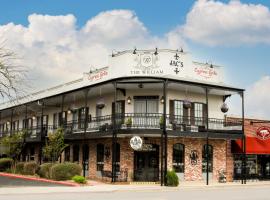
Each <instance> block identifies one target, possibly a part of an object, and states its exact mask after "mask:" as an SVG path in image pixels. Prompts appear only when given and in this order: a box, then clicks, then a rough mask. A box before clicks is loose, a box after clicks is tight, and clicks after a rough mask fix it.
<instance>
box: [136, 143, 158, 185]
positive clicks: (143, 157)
mask: <svg viewBox="0 0 270 200" xmlns="http://www.w3.org/2000/svg"><path fill="white" fill-rule="evenodd" d="M153 146H154V149H155V151H135V152H134V181H151V182H152V181H153V182H156V181H158V180H159V154H158V145H153Z"/></svg>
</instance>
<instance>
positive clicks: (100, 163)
mask: <svg viewBox="0 0 270 200" xmlns="http://www.w3.org/2000/svg"><path fill="white" fill-rule="evenodd" d="M103 168H104V145H103V144H97V171H103Z"/></svg>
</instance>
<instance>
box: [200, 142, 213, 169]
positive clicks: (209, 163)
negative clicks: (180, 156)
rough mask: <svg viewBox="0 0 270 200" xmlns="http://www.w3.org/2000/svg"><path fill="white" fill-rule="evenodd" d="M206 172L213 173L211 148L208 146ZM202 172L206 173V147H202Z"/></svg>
mask: <svg viewBox="0 0 270 200" xmlns="http://www.w3.org/2000/svg"><path fill="white" fill-rule="evenodd" d="M208 153H209V154H208V172H213V146H212V145H208ZM202 172H204V173H206V172H207V145H206V144H205V145H203V151H202Z"/></svg>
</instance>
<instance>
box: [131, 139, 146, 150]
mask: <svg viewBox="0 0 270 200" xmlns="http://www.w3.org/2000/svg"><path fill="white" fill-rule="evenodd" d="M129 144H130V147H131V148H132V149H134V150H135V151H137V150H139V149H141V148H142V145H143V140H142V138H141V137H139V136H133V137H132V138H131V139H130V141H129Z"/></svg>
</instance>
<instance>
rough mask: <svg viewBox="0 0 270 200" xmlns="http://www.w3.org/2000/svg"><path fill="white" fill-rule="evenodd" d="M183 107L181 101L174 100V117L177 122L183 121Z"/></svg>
mask: <svg viewBox="0 0 270 200" xmlns="http://www.w3.org/2000/svg"><path fill="white" fill-rule="evenodd" d="M183 115H184V107H183V101H178V100H175V101H174V118H175V120H176V122H177V123H183Z"/></svg>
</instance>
